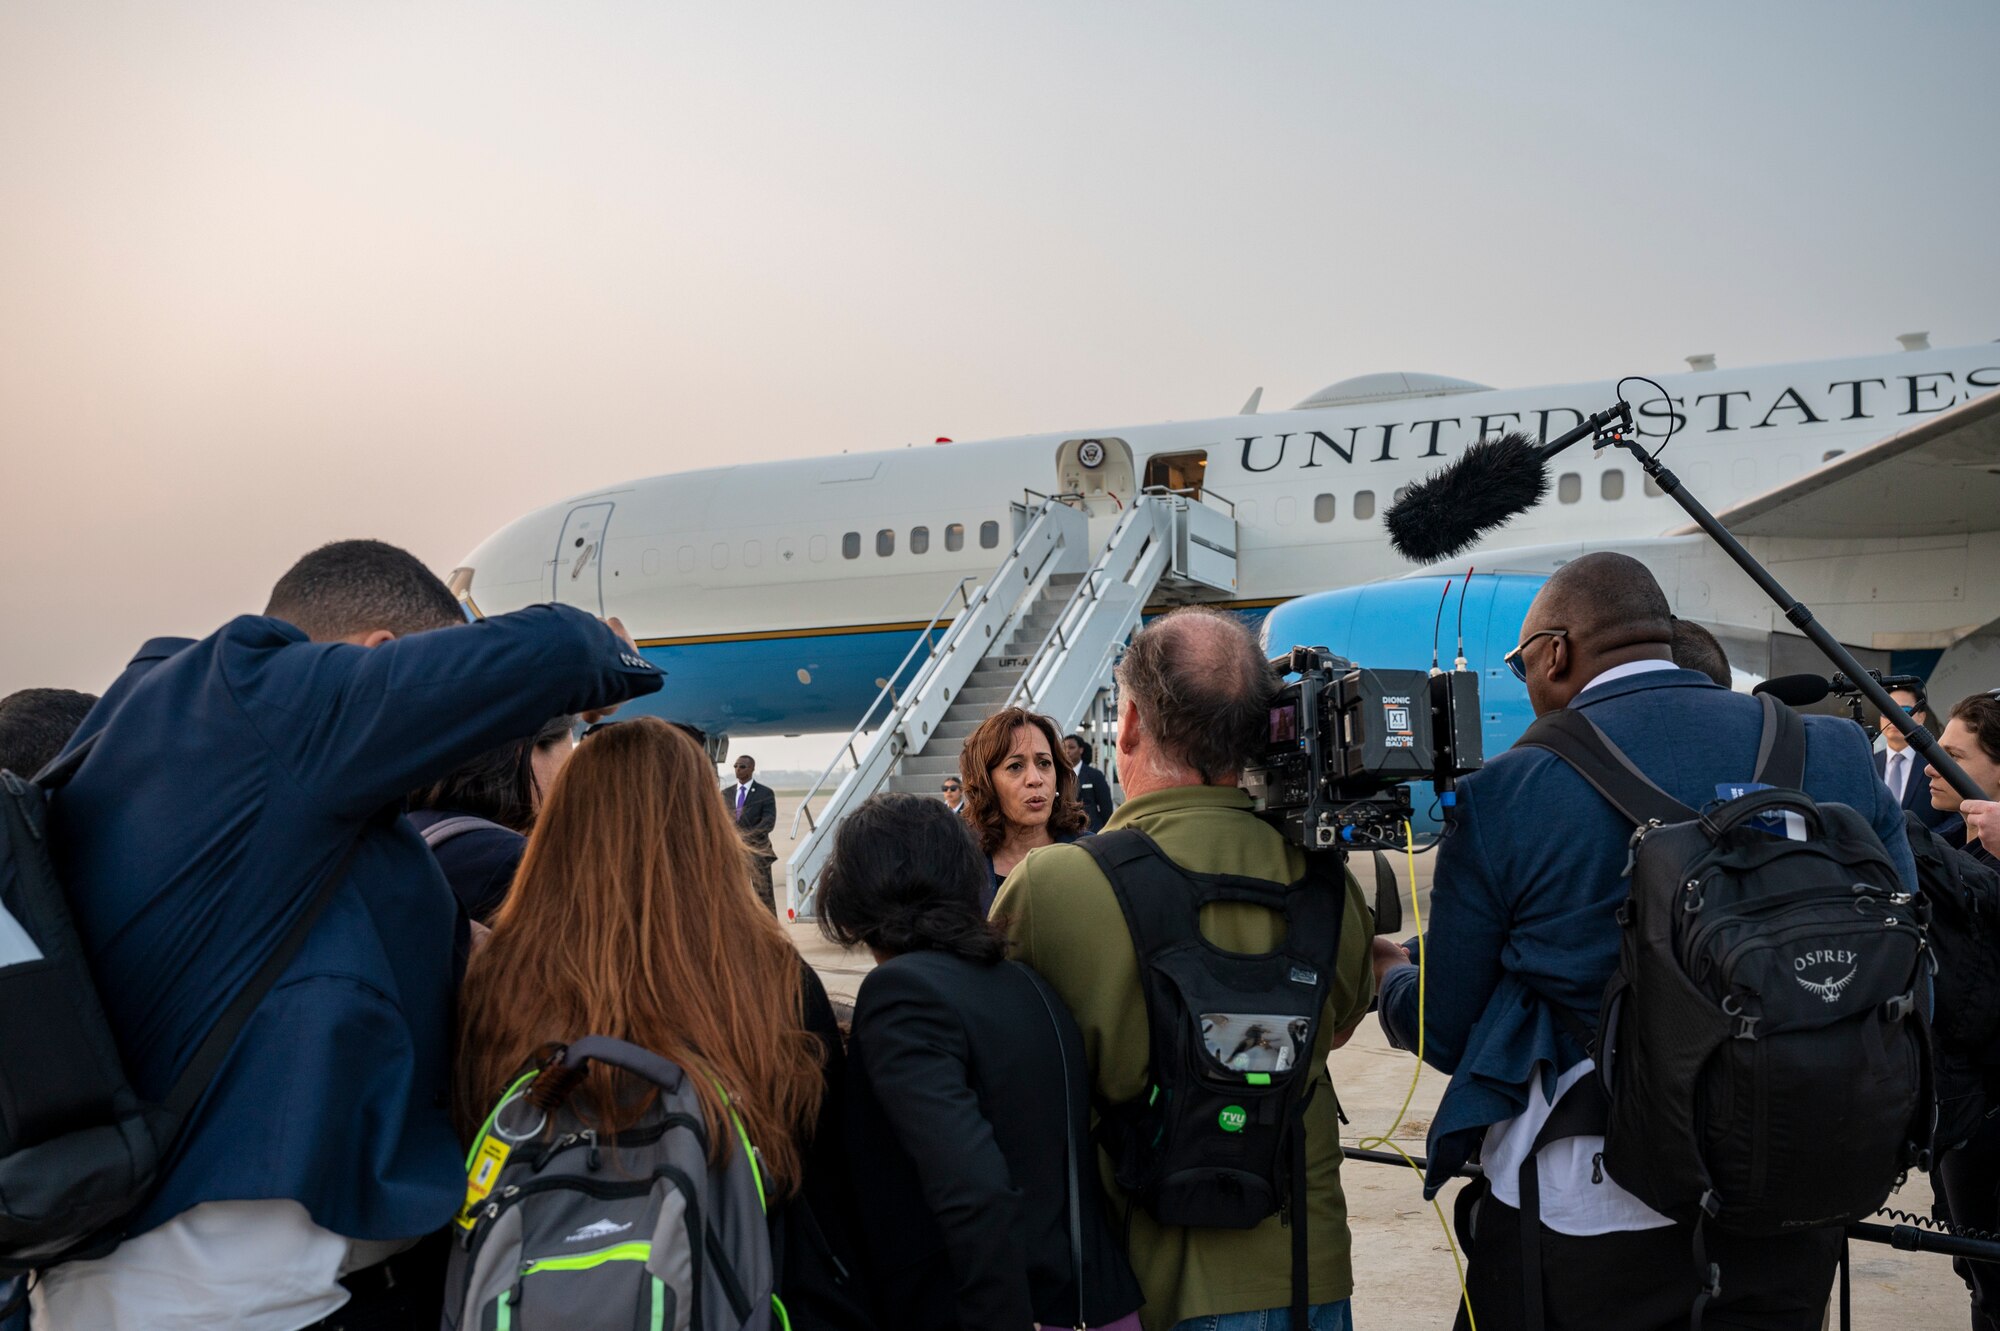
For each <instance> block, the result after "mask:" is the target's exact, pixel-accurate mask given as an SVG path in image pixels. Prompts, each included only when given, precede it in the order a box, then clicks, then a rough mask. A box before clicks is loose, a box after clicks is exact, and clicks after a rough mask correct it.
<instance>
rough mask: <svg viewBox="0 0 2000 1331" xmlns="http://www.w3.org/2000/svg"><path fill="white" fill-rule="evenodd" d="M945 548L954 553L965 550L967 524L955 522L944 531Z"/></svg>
mask: <svg viewBox="0 0 2000 1331" xmlns="http://www.w3.org/2000/svg"><path fill="white" fill-rule="evenodd" d="M944 548H945V549H947V550H953V551H957V550H963V549H964V548H965V524H964V523H963V522H954V523H952V524H951V525H950V526H949V527H946V528H945V529H944Z"/></svg>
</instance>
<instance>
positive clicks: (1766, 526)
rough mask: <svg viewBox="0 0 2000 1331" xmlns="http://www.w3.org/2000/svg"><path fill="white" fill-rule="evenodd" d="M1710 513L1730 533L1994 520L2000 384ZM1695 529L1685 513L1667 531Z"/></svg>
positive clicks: (1998, 493) (1999, 472)
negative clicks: (1683, 520) (1686, 521)
mask: <svg viewBox="0 0 2000 1331" xmlns="http://www.w3.org/2000/svg"><path fill="white" fill-rule="evenodd" d="M1697 497H1699V496H1697ZM1716 517H1718V518H1720V519H1721V520H1722V524H1723V525H1724V526H1726V527H1728V528H1729V530H1730V531H1732V532H1734V533H1736V534H1737V535H1738V536H1790V537H1804V538H1838V537H1850V538H1852V537H1870V536H1943V535H1955V534H1958V533H1961V532H1970V531H1992V530H1994V529H1996V528H2000V392H1990V393H1986V394H1984V395H1983V396H1980V397H1976V398H1974V399H1972V401H1970V402H1962V403H1960V404H1959V405H1958V406H1955V407H1953V408H1952V409H1951V410H1949V411H1943V412H1939V413H1938V414H1937V415H1935V416H1933V417H1931V418H1930V419H1929V420H1926V421H1922V422H1920V423H1918V424H1916V425H1912V426H1910V427H1909V428H1908V429H1906V430H1902V431H1899V432H1897V433H1896V434H1892V435H1889V436H1887V437H1886V438H1883V439H1879V440H1877V441H1876V442H1874V443H1872V444H1870V445H1868V446H1867V447H1866V448H1858V449H1856V450H1854V451H1853V452H1852V453H1848V454H1846V455H1844V456H1842V457H1838V458H1835V459H1834V460H1833V461H1831V462H1829V463H1827V464H1826V465H1825V466H1822V467H1818V468H1816V469H1814V470H1812V471H1809V472H1807V473H1806V474H1805V475H1803V476H1799V477H1797V478H1795V479H1793V480H1790V481H1787V482H1786V483H1785V484H1783V485H1781V486H1778V487H1777V488H1776V489H1774V490H1767V491H1765V492H1764V493H1763V494H1760V495H1756V496H1754V497H1752V498H1750V499H1746V500H1744V501H1743V502H1742V503H1740V504H1736V505H1735V506H1733V507H1731V508H1727V509H1725V510H1723V511H1722V512H1720V513H1718V514H1716ZM1698 530H1700V529H1699V528H1697V527H1696V526H1695V525H1694V524H1693V523H1689V524H1687V525H1685V526H1681V527H1675V528H1673V529H1671V530H1670V531H1668V532H1666V533H1665V534H1666V535H1668V536H1685V535H1690V534H1692V533H1694V532H1696V531H1698Z"/></svg>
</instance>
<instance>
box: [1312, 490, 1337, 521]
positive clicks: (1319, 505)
mask: <svg viewBox="0 0 2000 1331" xmlns="http://www.w3.org/2000/svg"><path fill="white" fill-rule="evenodd" d="M1313 521H1314V522H1332V521H1333V496H1332V495H1320V496H1318V497H1316V498H1315V499H1314V500H1313Z"/></svg>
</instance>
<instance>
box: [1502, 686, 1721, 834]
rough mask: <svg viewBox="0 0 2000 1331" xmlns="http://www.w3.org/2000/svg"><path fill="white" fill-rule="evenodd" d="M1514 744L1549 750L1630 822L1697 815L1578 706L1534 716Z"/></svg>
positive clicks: (1641, 823) (1696, 817)
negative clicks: (1650, 776)
mask: <svg viewBox="0 0 2000 1331" xmlns="http://www.w3.org/2000/svg"><path fill="white" fill-rule="evenodd" d="M1514 747H1515V748H1517V749H1521V748H1527V749H1546V750H1548V751H1549V752H1550V753H1553V754H1554V755H1555V756H1556V757H1558V758H1560V759H1562V760H1563V761H1564V762H1566V763H1568V764H1569V765H1570V766H1571V767H1572V768H1574V769H1575V770H1576V774H1577V775H1578V776H1580V777H1582V778H1583V779H1584V780H1585V781H1587V782H1589V783H1590V786H1591V789H1593V790H1595V791H1596V792H1597V793H1598V794H1600V795H1602V796H1603V797H1604V799H1605V802H1606V803H1608V804H1609V805H1610V806H1611V807H1612V808H1614V809H1616V810H1618V812H1619V813H1620V814H1622V815H1624V818H1625V821H1627V822H1629V823H1631V824H1633V825H1634V826H1637V827H1644V826H1645V825H1646V824H1647V823H1651V822H1658V823H1661V824H1666V823H1691V822H1695V821H1698V820H1699V818H1700V816H1701V815H1699V814H1698V813H1696V812H1695V811H1694V810H1693V809H1690V808H1689V807H1688V806H1687V805H1685V804H1683V803H1681V802H1680V801H1679V800H1677V799H1675V798H1674V797H1673V796H1672V795H1669V794H1667V792H1666V791H1664V790H1661V789H1660V788H1659V787H1658V786H1656V785H1654V784H1653V783H1652V782H1651V781H1649V780H1647V779H1646V774H1645V773H1644V772H1641V771H1640V770H1639V769H1638V768H1637V767H1636V766H1634V765H1633V763H1632V760H1631V759H1630V758H1627V757H1626V756H1625V754H1624V752H1623V751H1622V750H1620V749H1619V747H1618V746H1617V745H1616V744H1613V743H1612V742H1611V739H1610V737H1609V736H1607V735H1606V734H1605V733H1604V732H1603V731H1602V730H1600V729H1598V727H1597V723H1596V722H1595V721H1592V720H1591V719H1590V718H1589V717H1587V716H1585V715H1584V714H1583V713H1582V712H1577V711H1571V710H1569V709H1568V708H1564V709H1563V710H1561V711H1556V712H1549V713H1546V714H1544V715H1542V716H1539V717H1536V718H1535V722H1534V724H1533V725H1531V726H1529V727H1528V729H1527V732H1526V733H1525V734H1523V735H1522V736H1521V738H1520V739H1519V740H1517V741H1515V744H1514Z"/></svg>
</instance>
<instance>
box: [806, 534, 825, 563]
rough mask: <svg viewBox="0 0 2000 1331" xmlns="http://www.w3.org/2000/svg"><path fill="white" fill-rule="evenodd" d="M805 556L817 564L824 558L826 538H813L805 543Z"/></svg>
mask: <svg viewBox="0 0 2000 1331" xmlns="http://www.w3.org/2000/svg"><path fill="white" fill-rule="evenodd" d="M806 554H807V555H808V556H809V557H810V558H811V559H812V562H813V563H815V564H817V563H819V562H820V561H821V560H822V559H825V558H826V537H824V536H815V537H813V538H812V539H811V540H809V541H807V542H806Z"/></svg>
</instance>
